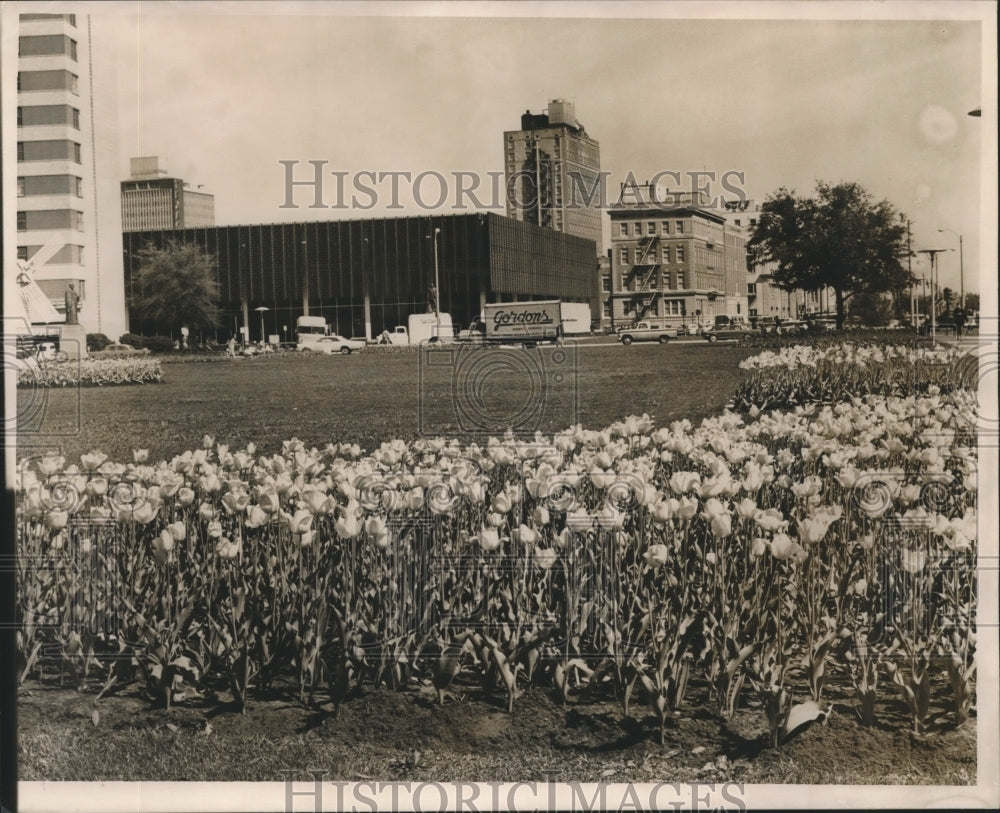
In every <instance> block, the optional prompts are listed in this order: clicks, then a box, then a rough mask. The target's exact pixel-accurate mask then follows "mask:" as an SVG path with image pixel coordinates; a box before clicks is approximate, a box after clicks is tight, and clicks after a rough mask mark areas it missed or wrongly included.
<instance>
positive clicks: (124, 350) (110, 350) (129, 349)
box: [88, 342, 149, 359]
mask: <svg viewBox="0 0 1000 813" xmlns="http://www.w3.org/2000/svg"><path fill="white" fill-rule="evenodd" d="M88 355H89V356H90V357H91V358H96V359H116V358H127V357H128V356H148V355H149V351H148V350H146V349H145V348H143V349H141V350H138V349H136V348H135V347H133V346H132V345H130V344H121V343H119V342H114V343H112V344H109V345H105V347H104V349H103V350H95V351H94V352H93V353H89V354H88Z"/></svg>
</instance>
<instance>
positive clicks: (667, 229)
mask: <svg viewBox="0 0 1000 813" xmlns="http://www.w3.org/2000/svg"><path fill="white" fill-rule="evenodd" d="M661 226H662V231H663V233H664V234H670V221H669V220H664V221H663V223H662V224H661Z"/></svg>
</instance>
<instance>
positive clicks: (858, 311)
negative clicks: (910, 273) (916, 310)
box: [848, 291, 893, 325]
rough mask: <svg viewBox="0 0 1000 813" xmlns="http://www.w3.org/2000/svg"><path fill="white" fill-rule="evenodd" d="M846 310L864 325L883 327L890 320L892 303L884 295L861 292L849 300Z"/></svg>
mask: <svg viewBox="0 0 1000 813" xmlns="http://www.w3.org/2000/svg"><path fill="white" fill-rule="evenodd" d="M848 310H849V311H850V314H851V316H856V317H858V319H860V320H861V323H862V324H864V325H884V324H885V323H886V322H888V321H889V319H890V318H892V314H893V301H892V299H891V298H889V297H887V296H886V295H885V294H873V293H869V292H868V291H862V292H861V293H859V294H856V295H855V296H854V297H852V298H851V302H850V308H849V309H848Z"/></svg>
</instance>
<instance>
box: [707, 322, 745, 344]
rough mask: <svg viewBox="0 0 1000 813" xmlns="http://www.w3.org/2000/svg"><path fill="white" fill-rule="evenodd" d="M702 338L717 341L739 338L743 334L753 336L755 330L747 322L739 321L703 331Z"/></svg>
mask: <svg viewBox="0 0 1000 813" xmlns="http://www.w3.org/2000/svg"><path fill="white" fill-rule="evenodd" d="M701 335H702V338H704V339H706V340H707V341H710V342H713V343H714V342H717V341H720V340H723V341H724V340H727V339H739V338H742V337H743V336H752V335H753V330H752V329H751V328H750V325H748V324H746V323H745V322H737V323H736V324H733V325H730V326H729V327H710V328H706V329H705V330H703V331H702V332H701Z"/></svg>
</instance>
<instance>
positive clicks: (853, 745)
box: [18, 678, 976, 785]
mask: <svg viewBox="0 0 1000 813" xmlns="http://www.w3.org/2000/svg"><path fill="white" fill-rule="evenodd" d="M453 689H454V698H452V697H448V698H447V699H446V702H445V704H444V705H443V706H440V705H438V703H437V698H436V695H435V693H434V692H433V690H432V689H431V688H430V687H425V686H422V685H413V686H412V687H410V688H408V689H406V690H403V691H399V692H393V691H389V690H388V689H372V688H366V689H363V690H362V691H360V692H359V693H357V695H356V696H354V697H351V698H349V699H348V701H347V702H346V703H345V704H343V705H342V706H341V708H340V710H339V712H338V713H336V714H335V713H334V710H333V707H332V705H330V704H328V703H325V702H323V700H324V697H323V696H322V695H318V696H317V698H316V699H317V706H316V707H314V708H311V709H310V708H304V707H302V706H301V705H300V704H299V703H298V700H297V696H296V693H295V690H294V687H291V686H288V687H279V689H278V690H277V691H276V692H275V693H274V696H273V697H272V698H270V699H266V700H262V701H257V702H253V703H252V705H251V708H250V709H249V711H248V713H247V714H246V715H241V714H240V713H239V712H238V711H236V710H235V708H234V707H233V706H232V704H231V703H229V702H228V701H229V700H230V698H229V697H228V694H220V695H219V696H218V697H211V696H206V697H205V698H202V699H200V700H199V699H195V700H192V701H190V702H185V703H182V704H180V705H177V706H174V707H173V708H171V709H170V710H169V711H168V710H166V709H164V708H154V707H153V706H152V705H151V703H150V702H149V701H148V700H147V699H146V698H144V697H143V696H141V694H140V693H139V691H138V688H137V687H136V686H131V687H125V689H123V691H122V692H121V693H119V694H117V695H113V696H111V697H105V698H103V699H102V700H101V701H100V702H98V703H97V704H96V706H95V704H94V702H93V701H94V697H96V691H91V690H90V689H88V690H85V691H83V692H78V691H75V690H72V689H67V688H60V687H58V686H57V685H54V683H49V682H46V683H39V682H35V681H29V682H28V683H26V684H25V686H24V687H23V688H22V690H21V695H20V699H19V707H18V715H19V719H18V727H19V731H20V743H19V750H20V774H21V775H20V778H21V779H22V780H42V779H44V780H50V781H51V780H75V781H122V780H131V781H137V780H138V781H154V780H184V779H191V780H200V781H279V780H281V779H282V777H283V774H282V771H288V770H292V771H308V770H322V771H325V774H324V778H325V780H326V781H358V780H365V779H369V780H378V781H430V780H434V781H438V782H445V781H474V782H482V781H515V780H517V781H530V780H534V781H541V782H544V781H555V782H566V781H589V782H593V781H604V782H626V781H634V782H653V781H655V782H661V781H669V782H702V783H722V782H742V783H746V784H762V783H772V784H773V783H780V784H787V783H806V784H838V783H839V784H911V785H923V784H926V785H968V784H974V783H975V782H976V723H975V718H973V719H972V720H971V721H969V722H968V723H966V724H965V725H964V726H962V727H961V728H957V729H956V728H953V727H950V726H948V725H942V726H940V727H939V728H937V729H933V730H932V731H933V733H932V734H931V735H930V736H928V737H926V738H922V739H916V738H914V737H912V736H911V735H910V733H909V721H908V718H907V716H906V713H905V708H904V707H903V706H902V704H901V703H900V702H898V701H897V700H896V698H895V696H894V695H885V696H883V697H882V702H881V703H880V704H879V706H878V710H877V711H878V717H879V720H878V724H877V725H875V726H874V727H871V728H865V727H863V726H861V725H860V723H859V722H858V720H857V717H856V716H855V714H854V712H853V709H852V707H851V705H850V702H849V701H848V700H847V698H842V697H837V696H833V697H832V698H831V701H832V710H831V713H830V714H829V716H828V718H827V719H826V720H825V722H820V721H817V722H816V723H814V724H813V725H811V726H809V727H808V728H807V729H806V730H804V731H802V732H801V733H800V734H798V735H796V736H795V737H793V738H792V739H790V740H789V741H788V742H786V743H785V744H783V745H782V746H781V747H779V748H778V749H772V748H771V747H769V744H768V738H767V733H766V725H767V724H766V718H765V717H764V714H763V711H762V709H761V708H760V706H759V705H758V704H756V703H755V702H753V700H752V698H751V697H749V692H746V691H745V694H746V695H748V697H747V699H748V701H750V702H748V703H747V707H746V708H744V709H741V710H739V711H737V714H736V716H735V718H734V719H733V720H732V721H731V722H730V723H728V724H722V723H721V722H720V720H719V719H718V718H717V717H716V716H714V715H713V714H711V713H709V712H708V709H711V708H713V706H712V704H711V701H710V698H709V697H708V693H707V689H706V688H705V687H703V686H693V687H692V689H691V691H689V693H688V697H687V702H686V706H687V708H686V709H685V710H684V711H683V712H682V716H680V717H679V719H677V720H676V721H675V723H674V724H673V725H672V726H670V727H669V728H668V730H667V736H666V741H665V744H664V745H661V744H660V742H659V730H658V726H657V724H656V722H655V719H654V718H653V716H652V715H651V714H649V713H648V707H647V706H646V705H645V703H643V702H642V700H641V698H639V699H638V700H637V701H636V702H634V703H633V705H632V706H631V707H630V716H629V717H627V718H623V717H622V714H621V707H620V705H619V704H618V703H617V702H615V700H614V698H613V697H610V696H603V697H592V698H590V699H588V700H577V701H572V700H571V701H570V703H569V704H568V705H567V706H565V707H563V706H560V705H559V704H558V703H557V702H556V701H555V699H554V696H553V694H552V693H551V692H550V691H547V690H545V689H543V688H539V687H535V688H531V689H529V690H528V691H526V692H525V693H524V694H523V696H521V697H520V698H518V700H517V701H516V702H515V704H514V711H513V714H508V713H507V712H506V709H505V700H504V698H503V697H502V696H501V695H500V694H496V695H485V694H484V693H483V691H482V689H481V687H480V686H479V684H478V682H475V683H471V682H470V683H467V684H463V682H462V681H461V678H460V679H459V680H458V681H457V682H456V683H455V684H453ZM799 699H801V698H799ZM95 708H96V709H97V711H98V713H99V718H98V719H97V721H96V722H95V719H94V717H93V712H94V709H95Z"/></svg>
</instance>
